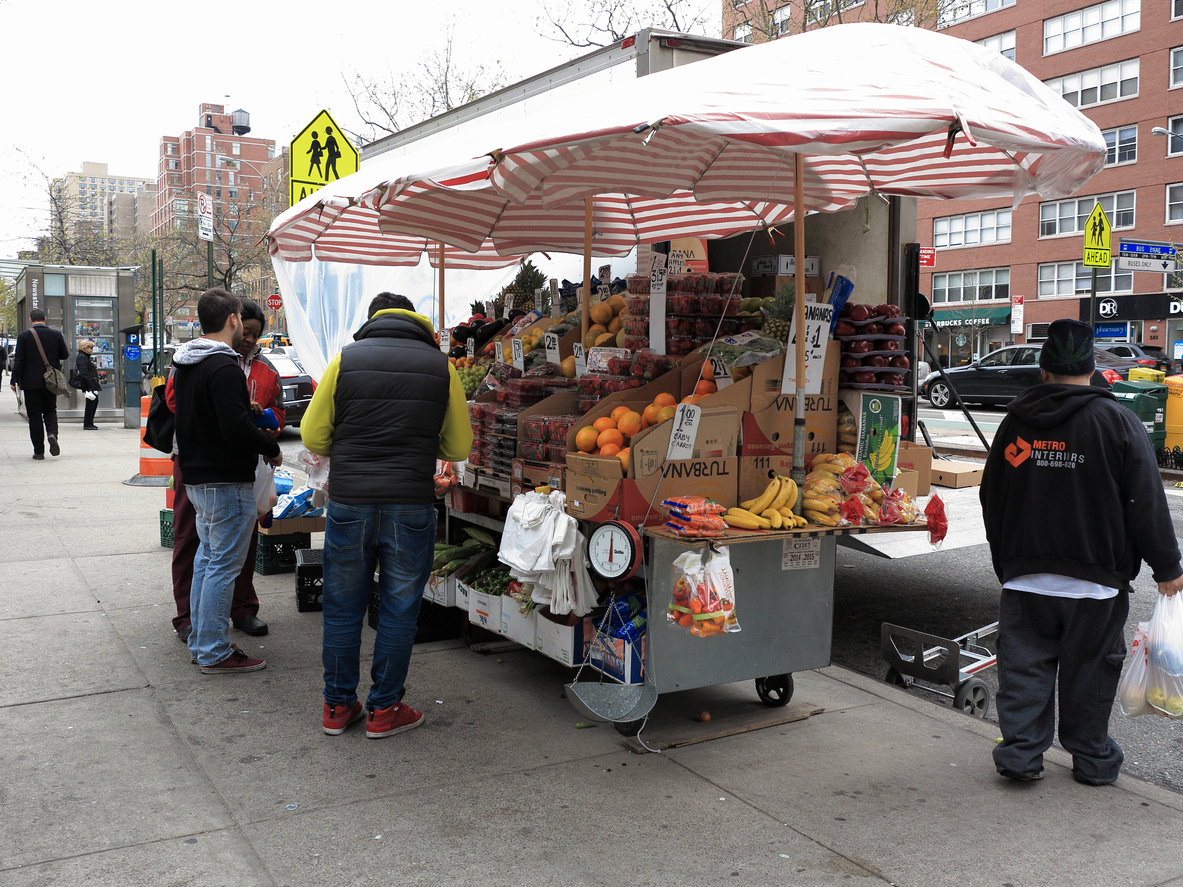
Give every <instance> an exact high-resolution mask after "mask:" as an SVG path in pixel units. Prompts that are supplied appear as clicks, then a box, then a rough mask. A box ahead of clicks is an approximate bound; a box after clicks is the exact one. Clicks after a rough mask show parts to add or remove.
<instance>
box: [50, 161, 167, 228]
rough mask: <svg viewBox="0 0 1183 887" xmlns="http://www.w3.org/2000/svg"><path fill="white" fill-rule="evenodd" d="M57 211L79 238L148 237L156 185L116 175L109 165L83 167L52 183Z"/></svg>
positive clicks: (51, 192) (88, 164)
mask: <svg viewBox="0 0 1183 887" xmlns="http://www.w3.org/2000/svg"><path fill="white" fill-rule="evenodd" d="M49 187H50V196H51V198H52V201H53V210H54V212H55V213H60V216H61V221H62V224H63V227H64V228H66V229H67V230H70V231H72V232H74V233H77V234H82V233H90V234H97V235H102V236H106V237H117V238H128V239H130V238H132V237H135V236H137V235H147V234H148V232H149V228H148V225H149V224H150V223H151V210H150V209H146V210H145V208H146V207H150V206H151V205H152V204H154V203H155V196H156V183H155V181H154V180H153V179H151V178H146V177H141V176H128V175H114V174H112V173H110V172H109V171H108V169H107V164H105V163H90V162H85V163H83V164H82V170H81V171H80V172H68V173H66V174H65V175H64V176H61V177H60V178H56V179H53V180H52V181H51V182H50V185H49Z"/></svg>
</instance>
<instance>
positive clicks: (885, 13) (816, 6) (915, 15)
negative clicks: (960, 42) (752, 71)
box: [723, 0, 960, 43]
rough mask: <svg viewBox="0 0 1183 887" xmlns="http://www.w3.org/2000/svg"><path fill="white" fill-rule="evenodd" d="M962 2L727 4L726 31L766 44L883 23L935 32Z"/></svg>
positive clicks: (739, 0)
mask: <svg viewBox="0 0 1183 887" xmlns="http://www.w3.org/2000/svg"><path fill="white" fill-rule="evenodd" d="M957 2H960V0H790V2H789V3H783V2H782V0H728V2H727V4H726V5H725V6H724V15H723V31H724V34H725V35H732V34H734V36H735V39H743V40H746V41H748V42H750V43H764V42H766V41H768V40H775V39H776V38H778V37H783V36H785V35H786V34H797V33H801V32H802V31H805V30H810V29H813V28H822V27H826V26H828V25H837V24H842V23H844V22H880V23H883V24H894V25H911V26H915V27H921V28H935V27H937V25H938V23H939V22H940V20H941V17H942V16H943V15H945V14H947V12H948V11H949V10H951V9H952V8H953V6H954V5H956V3H957Z"/></svg>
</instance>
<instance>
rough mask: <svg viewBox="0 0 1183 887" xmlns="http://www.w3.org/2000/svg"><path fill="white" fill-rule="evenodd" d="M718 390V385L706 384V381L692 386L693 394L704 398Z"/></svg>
mask: <svg viewBox="0 0 1183 887" xmlns="http://www.w3.org/2000/svg"><path fill="white" fill-rule="evenodd" d="M718 390H719V386H718V385H716V384H715V383H714V382H708V381H707V380H706V379H703V380H702V381H701V382H699V383H698V384H697V385H695V386H694V393H695V394H697V395H698V396H699V397H706V396H707V395H708V394H714V393H715V392H716V391H718Z"/></svg>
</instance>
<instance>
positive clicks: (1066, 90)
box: [1044, 59, 1139, 108]
mask: <svg viewBox="0 0 1183 887" xmlns="http://www.w3.org/2000/svg"><path fill="white" fill-rule="evenodd" d="M1138 67H1139V66H1138V59H1130V60H1129V61H1125V62H1118V63H1117V64H1114V65H1106V66H1105V67H1103V68H1093V69H1091V70H1089V71H1080V72H1078V73H1076V74H1068V75H1066V76H1064V77H1056V78H1055V79H1053V80H1045V81H1044V83H1045V84H1046V85H1047V86H1048V87H1049V88H1050V89H1051V90H1052V91H1053V92H1058V93H1059V94H1060V95H1062V96H1063V97H1064V101H1066V102H1067V103H1068V104H1070V105H1073V106H1074V107H1077V108H1087V107H1090V106H1091V105H1099V104H1101V103H1103V102H1116V101H1118V100H1120V99H1128V98H1130V97H1132V96H1136V95H1137V94H1138Z"/></svg>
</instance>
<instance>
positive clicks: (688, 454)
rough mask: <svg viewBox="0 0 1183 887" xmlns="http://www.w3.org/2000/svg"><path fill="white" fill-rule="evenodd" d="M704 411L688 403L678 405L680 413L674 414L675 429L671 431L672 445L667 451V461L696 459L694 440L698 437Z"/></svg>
mask: <svg viewBox="0 0 1183 887" xmlns="http://www.w3.org/2000/svg"><path fill="white" fill-rule="evenodd" d="M701 415H702V410H701V409H700V408H699V407H696V406H694V405H692V404H688V403H680V404H678V411H677V412H676V413H675V414H674V428H673V430H672V431H670V445H669V449H668V450H666V453H665V460H666V461H667V462H670V461H673V460H674V459H692V458H693V457H694V439H695V437H697V435H698V420H699V417H700V416H701Z"/></svg>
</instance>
